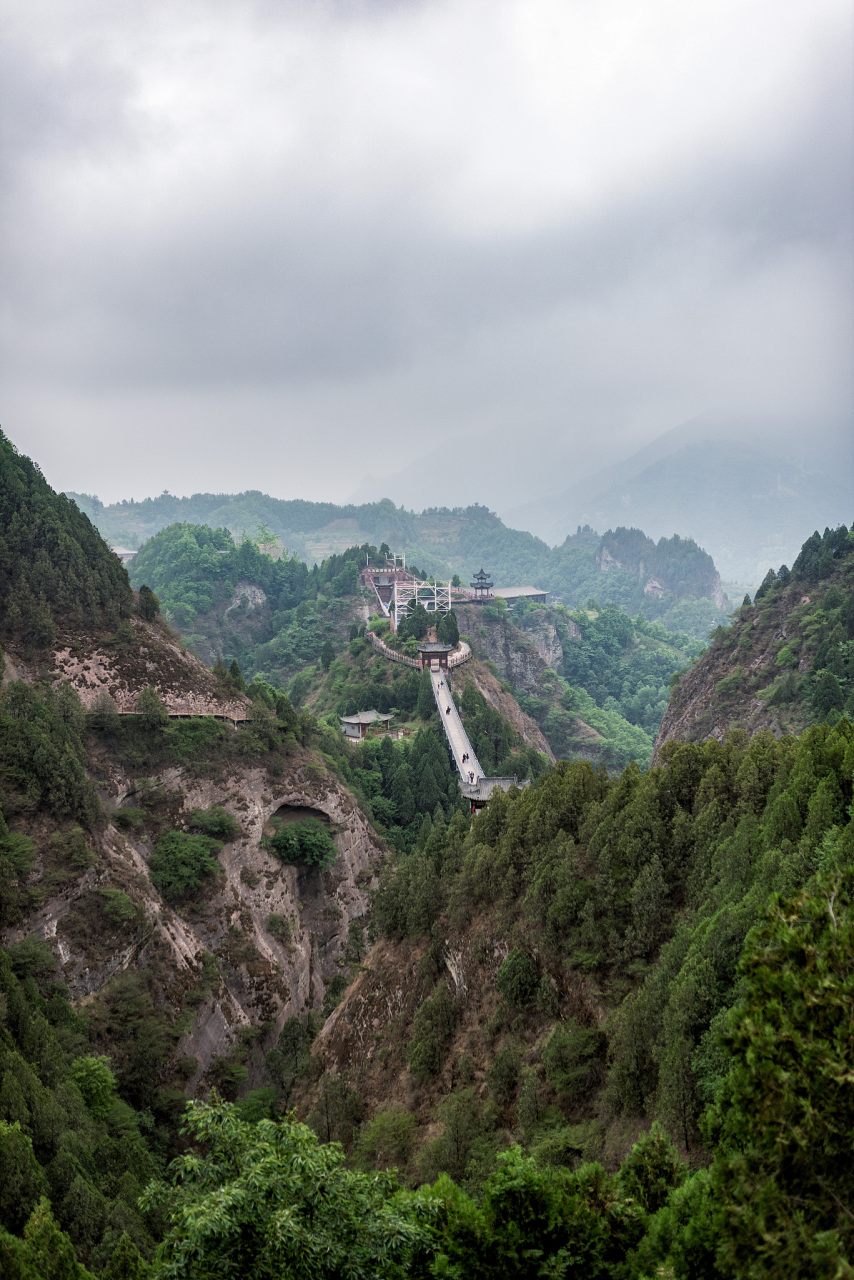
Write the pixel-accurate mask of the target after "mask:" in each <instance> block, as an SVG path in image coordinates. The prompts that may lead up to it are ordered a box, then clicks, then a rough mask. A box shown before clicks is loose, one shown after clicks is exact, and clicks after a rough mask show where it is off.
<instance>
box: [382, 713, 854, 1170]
mask: <svg viewBox="0 0 854 1280" xmlns="http://www.w3.org/2000/svg"><path fill="white" fill-rule="evenodd" d="M853 774H854V727H852V725H851V723H850V722H849V721H847V720H842V721H840V722H839V724H838V725H837V726H835V727H834V728H829V727H828V726H827V725H821V726H816V727H814V728H812V729H810V730H808V731H807V732H806V733H805V734H804V735H803V736H802V738H801V739H800V740H797V739H793V738H783V739H779V740H777V739H774V738H773V736H772V735H770V734H768V733H763V734H759V735H757V736H756V737H755V738H754V739H753V740H751V741H748V740H747V739H746V738H745V736H744V735H743V734H739V733H733V734H732V735H730V737H729V738H728V739H727V741H726V742H725V743H723V744H721V743H718V742H716V741H714V740H712V741H710V742H707V743H704V744H702V745H693V744H681V745H677V744H671V746H669V747H668V748H667V750H666V752H665V760H664V763H663V765H661V766H659V767H656V768H653V769H651V770H650V771H649V772H648V773H647V774H645V775H642V774H640V773H639V772H638V771H637V769H636V768H634V767H630V768H628V769H627V770H626V771H625V772H624V773H623V775H622V776H621V777H620V778H617V779H609V778H608V777H607V776H606V775H605V774H604V772H601V771H599V772H594V771H593V770H592V769H591V768H590V766H589V765H586V764H583V763H579V762H576V763H574V764H570V765H566V764H559V765H558V766H557V767H556V768H555V769H554V770H553V771H551V772H549V773H548V774H547V775H546V776H545V777H543V778H541V779H540V780H539V781H538V782H536V783H535V784H534V785H533V786H532V787H531V788H529V789H527V790H525V791H522V792H517V793H514V792H512V791H511V792H510V793H508V795H506V796H501V797H496V798H495V799H494V800H493V801H491V802H490V805H489V806H488V807H487V808H486V809H485V810H484V811H483V812H482V813H481V814H479V815H478V817H477V818H476V819H475V820H474V822H473V824H472V825H471V829H470V830H468V829H467V827H466V825H465V824H461V823H459V822H458V821H457V820H455V821H454V822H452V823H451V825H450V827H449V828H448V829H447V830H446V831H443V832H438V833H434V835H433V837H432V838H431V840H429V841H428V842H427V844H426V845H425V846H424V848H423V849H422V850H420V851H418V852H417V853H416V854H414V855H411V856H409V857H407V858H403V859H400V860H399V862H398V865H397V867H396V869H394V870H393V871H391V872H389V873H388V874H387V875H386V877H385V879H384V882H383V886H382V888H381V891H380V894H379V897H378V899H377V903H376V908H375V910H376V915H377V920H378V923H379V925H380V928H381V929H382V931H383V932H384V933H385V934H386V935H387V936H388V937H389V938H390V939H393V940H403V939H407V938H408V939H411V940H412V941H413V942H416V941H417V940H419V939H424V938H429V937H440V938H443V939H447V942H446V946H448V947H450V948H451V949H455V950H457V951H458V952H462V951H464V950H465V949H466V948H467V947H469V948H470V947H472V946H474V945H476V944H475V943H474V940H473V939H470V940H469V941H468V942H466V941H464V940H465V939H466V938H467V937H468V931H470V930H472V929H474V930H476V931H477V930H478V928H479V927H480V926H479V924H478V922H484V921H488V922H489V923H488V929H489V935H488V936H489V937H494V936H495V935H496V933H497V931H499V930H500V932H501V936H503V938H505V939H506V945H507V946H508V947H509V948H510V953H509V955H508V958H507V960H506V961H505V963H504V965H502V967H501V969H499V971H498V974H497V977H496V978H495V979H494V980H495V981H497V983H498V987H499V990H501V991H502V994H503V997H504V1013H503V1015H502V1014H501V1012H500V1010H499V1012H498V1013H495V1014H493V1015H491V1017H490V1019H489V1021H490V1029H489V1035H490V1037H491V1039H490V1040H489V1041H488V1040H487V1039H486V1038H484V1035H483V1033H481V1032H479V1033H477V1043H478V1045H479V1049H478V1050H477V1052H479V1053H480V1054H481V1055H484V1056H485V1058H486V1061H487V1062H489V1061H491V1062H492V1063H493V1064H496V1063H498V1062H499V1061H500V1060H506V1070H504V1071H503V1072H501V1073H499V1072H498V1071H497V1070H496V1069H495V1068H494V1066H493V1067H492V1068H490V1069H489V1071H487V1073H486V1083H487V1084H488V1086H489V1088H490V1091H491V1092H492V1096H493V1098H494V1100H495V1101H496V1102H497V1103H498V1104H499V1106H500V1107H501V1108H502V1114H503V1116H504V1117H505V1123H508V1124H509V1127H510V1129H511V1132H512V1133H513V1134H514V1135H515V1136H516V1137H518V1138H519V1139H520V1140H523V1141H524V1142H525V1144H526V1146H527V1147H528V1149H529V1150H530V1151H531V1152H532V1153H533V1154H534V1156H535V1157H536V1158H538V1159H540V1160H542V1161H543V1162H555V1161H556V1162H557V1163H564V1162H569V1163H571V1162H572V1161H573V1160H574V1159H576V1158H577V1153H578V1152H582V1153H583V1152H587V1153H588V1154H593V1155H596V1154H597V1153H598V1152H600V1151H601V1150H602V1149H603V1147H604V1146H605V1145H606V1144H607V1141H608V1133H609V1132H610V1131H611V1129H612V1128H614V1127H616V1128H617V1129H619V1126H620V1124H622V1123H623V1119H624V1118H627V1117H631V1116H643V1115H645V1116H649V1117H657V1118H659V1119H660V1120H661V1121H662V1122H663V1123H664V1124H665V1125H666V1126H667V1128H668V1130H669V1131H670V1132H671V1133H672V1134H673V1136H674V1137H675V1138H676V1139H677V1140H678V1141H679V1143H680V1145H681V1147H682V1149H683V1151H685V1152H688V1153H690V1152H692V1151H695V1150H701V1149H702V1146H703V1142H704V1139H703V1136H702V1134H701V1126H700V1119H701V1116H702V1113H703V1111H704V1109H705V1108H706V1107H707V1106H710V1105H712V1104H714V1103H715V1101H716V1099H718V1097H719V1095H720V1089H721V1087H722V1079H723V1076H724V1075H725V1072H726V1062H725V1059H724V1056H723V1055H722V1051H721V1047H720V1039H719V1037H720V1034H721V1032H722V1030H723V1029H724V1027H725V1026H726V1025H728V1020H729V1018H730V1014H729V1013H728V1010H729V1009H731V1008H732V1007H734V1006H735V1005H737V1003H738V1000H739V992H740V982H741V979H740V976H739V969H738V964H739V956H740V954H741V952H742V948H743V946H744V943H745V939H746V937H747V935H748V933H749V932H750V930H751V928H752V927H753V926H754V925H755V924H756V922H757V921H759V920H760V919H761V918H762V914H763V912H764V910H765V907H766V904H767V903H768V901H769V899H770V898H771V897H772V896H773V895H774V894H780V895H782V896H783V897H786V898H790V897H792V896H793V895H796V894H798V893H799V892H801V891H802V890H803V889H805V888H808V887H809V886H811V885H812V884H813V883H814V879H813V878H814V877H815V876H825V877H826V876H831V877H832V876H835V875H836V874H837V873H839V874H843V873H846V869H847V868H850V864H851V854H852V850H854V845H852V839H854V825H852V820H851V808H850V806H851V799H852V775H853ZM585 975H586V976H585ZM444 982H445V978H444V977H439V986H440V987H441V986H442V985H443V984H444ZM585 989H586V990H587V992H589V993H591V994H588V995H587V996H586V997H584V996H582V995H581V993H582V992H583V991H584V990H585ZM484 998H485V997H484ZM603 1015H604V1017H603ZM460 1016H462V1015H460ZM472 1016H474V1015H472ZM474 1025H475V1026H476V1025H477V1022H475V1024H474ZM435 1026H436V1024H435V1020H434V1021H432V1022H431V1023H429V1025H428V1024H426V1023H425V1024H424V1025H423V1026H421V1025H420V1024H419V1022H418V1018H416V1020H415V1023H414V1024H413V1026H412V1030H411V1032H410V1035H411V1037H412V1041H411V1043H412V1044H415V1043H416V1042H420V1041H419V1037H421V1038H422V1039H423V1038H424V1037H427V1038H428V1039H429V1038H430V1037H432V1039H433V1040H434V1041H435V1043H436V1052H437V1053H438V1058H437V1059H436V1065H435V1066H434V1068H433V1074H434V1075H436V1076H437V1077H438V1075H439V1074H440V1073H442V1078H443V1079H445V1080H447V1079H449V1078H450V1079H459V1078H461V1077H463V1078H464V1070H463V1068H464V1064H462V1063H459V1064H458V1063H456V1062H454V1063H450V1064H449V1067H450V1070H449V1071H446V1070H445V1069H444V1065H443V1064H444V1056H443V1055H445V1054H446V1053H447V1052H448V1051H449V1047H450V1045H451V1043H452V1039H451V1037H450V1036H448V1035H447V1034H444V1035H442V1034H438V1035H437V1032H436V1030H435ZM474 1035H475V1033H474V1032H473V1033H472V1036H474ZM431 1042H432V1041H431ZM389 1043H390V1045H391V1042H389ZM454 1043H456V1044H457V1048H456V1049H455V1050H454V1052H455V1053H460V1052H461V1051H462V1050H463V1049H464V1044H463V1045H461V1044H460V1043H459V1040H458V1041H456V1042H454ZM474 1045H475V1039H473V1038H471V1037H470V1047H469V1048H467V1049H465V1052H468V1053H475V1052H476V1051H475V1048H474ZM487 1045H488V1046H489V1047H488V1049H487ZM411 1061H412V1058H411V1057H410V1062H411ZM398 1069H399V1067H398V1064H397V1057H396V1056H393V1057H392V1058H391V1059H390V1066H389V1070H390V1071H394V1070H398ZM478 1079H480V1077H478ZM532 1099H535V1100H536V1102H535V1103H532ZM561 1153H563V1154H561ZM475 1154H476V1153H475V1152H472V1158H474V1156H475ZM472 1170H474V1165H473V1166H472ZM467 1176H472V1175H467Z"/></svg>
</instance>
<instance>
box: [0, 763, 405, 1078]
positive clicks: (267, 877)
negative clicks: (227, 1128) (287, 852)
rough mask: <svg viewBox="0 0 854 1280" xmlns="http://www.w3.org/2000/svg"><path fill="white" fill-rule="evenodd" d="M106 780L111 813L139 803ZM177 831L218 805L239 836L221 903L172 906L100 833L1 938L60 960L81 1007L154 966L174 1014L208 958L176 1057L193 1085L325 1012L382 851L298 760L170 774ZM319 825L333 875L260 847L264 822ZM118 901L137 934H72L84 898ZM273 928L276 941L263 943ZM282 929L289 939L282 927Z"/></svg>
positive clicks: (338, 795)
mask: <svg viewBox="0 0 854 1280" xmlns="http://www.w3.org/2000/svg"><path fill="white" fill-rule="evenodd" d="M107 772H108V775H109V776H108V777H107V778H105V779H102V780H101V782H102V797H103V801H104V804H105V808H107V809H108V812H109V811H110V809H112V811H113V812H119V813H120V806H121V805H123V804H125V803H130V804H133V803H134V801H135V800H136V801H137V802H138V794H137V791H136V789H135V786H134V783H133V781H132V779H130V778H129V777H127V776H126V775H125V774H124V773H123V772H122V771H121V770H120V769H118V768H111V769H109V770H108V771H107ZM146 784H147V790H148V792H149V794H150V793H151V790H152V787H153V786H154V787H158V786H159V792H158V794H159V800H158V803H159V805H160V807H161V809H162V808H163V806H165V807H166V808H167V809H168V812H169V824H170V826H171V827H174V828H176V829H181V827H182V826H184V825H185V824H186V819H187V817H188V816H189V813H190V811H191V810H193V809H196V808H202V809H207V808H210V807H211V806H213V805H221V806H222V807H223V808H224V809H226V810H227V811H228V812H229V813H230V814H231V815H232V816H233V817H234V818H235V820H236V821H237V822H238V824H239V826H240V828H241V836H240V837H239V838H238V839H236V840H235V841H233V842H231V843H229V844H227V845H225V847H224V848H223V850H222V853H221V854H220V857H219V861H220V864H221V866H222V870H223V876H222V878H221V881H220V883H219V885H218V886H217V887H216V889H215V891H214V892H212V893H210V894H208V895H207V896H204V897H203V898H202V899H201V900H200V901H198V902H194V903H192V904H191V905H188V906H187V907H176V908H173V907H170V906H168V905H167V904H166V903H165V902H164V901H163V899H162V898H161V896H160V894H159V893H158V892H157V890H156V889H155V888H154V886H153V885H152V883H151V881H150V879H149V876H148V865H147V864H148V858H149V856H150V853H151V851H152V846H151V843H150V841H149V840H148V839H145V838H142V839H140V838H134V837H133V836H132V835H126V834H123V833H122V831H121V830H119V828H118V827H117V826H116V825H115V824H114V823H113V822H107V823H103V824H101V825H100V826H99V828H98V829H96V831H95V832H94V833H93V835H92V837H91V842H92V846H93V852H94V855H95V857H96V858H97V863H96V865H95V866H94V867H91V868H90V869H89V870H88V871H86V872H85V873H84V874H83V875H82V876H81V877H80V878H79V879H77V880H76V881H75V882H74V883H73V884H72V885H70V886H67V887H65V888H64V889H63V890H62V891H61V892H60V893H59V894H57V895H55V896H49V897H48V898H47V900H46V901H45V902H44V903H43V904H42V906H41V908H40V909H39V911H38V912H37V913H35V914H34V915H32V916H30V918H29V919H28V920H27V921H26V923H25V924H23V925H22V926H20V927H19V928H17V929H15V930H11V931H10V932H9V934H8V936H7V938H6V939H5V940H6V941H7V942H10V941H16V940H18V939H19V938H21V937H24V936H27V935H32V934H35V935H36V936H39V937H42V938H43V939H44V940H45V941H47V942H48V943H49V944H50V945H51V946H52V947H53V948H54V949H55V952H56V955H57V959H58V963H59V966H60V969H61V974H62V978H63V980H64V981H65V982H66V983H67V985H68V988H69V990H70V993H71V995H72V998H74V999H77V1000H86V999H88V998H90V997H91V996H92V995H94V994H95V993H97V992H98V991H99V990H101V989H102V988H103V987H104V986H105V985H106V984H107V983H108V982H109V980H110V979H111V978H113V977H115V975H116V974H118V973H121V972H123V971H125V970H127V969H132V968H142V967H144V966H146V965H149V964H151V963H152V962H153V957H154V956H155V955H156V957H157V963H156V966H155V967H156V970H157V972H158V973H159V974H161V975H163V976H162V989H161V998H162V999H164V1000H166V1001H167V1002H170V1003H172V1004H174V1005H175V1007H176V1009H178V1008H180V1006H181V1004H182V1003H183V1001H184V998H185V996H186V993H187V991H188V990H189V989H190V988H192V987H195V986H198V984H199V983H200V981H201V980H202V976H203V974H204V971H205V957H209V958H212V959H213V962H214V965H215V975H216V976H215V979H214V980H213V981H210V980H209V981H208V984H207V985H208V987H209V988H210V990H209V992H208V994H207V995H206V997H205V999H204V1001H203V1003H202V1004H201V1005H200V1007H199V1008H198V1009H197V1012H196V1016H195V1019H194V1021H193V1025H192V1027H191V1029H190V1030H188V1031H187V1033H186V1035H185V1036H184V1039H183V1041H182V1044H181V1046H180V1049H179V1053H180V1054H181V1055H192V1056H194V1057H195V1058H196V1060H197V1062H198V1071H197V1077H196V1078H197V1079H198V1078H199V1076H200V1075H201V1074H202V1073H203V1072H204V1071H205V1070H206V1069H207V1068H208V1066H209V1065H210V1063H211V1060H212V1059H213V1058H214V1057H215V1056H222V1055H224V1054H226V1053H227V1052H228V1049H229V1047H230V1046H231V1045H232V1044H233V1043H234V1042H235V1041H236V1040H237V1039H238V1038H239V1035H240V1031H241V1029H242V1028H245V1027H247V1026H249V1025H253V1026H255V1027H260V1026H264V1025H267V1026H275V1027H277V1028H280V1027H281V1026H282V1025H283V1023H284V1022H285V1020H286V1019H287V1018H288V1017H289V1016H291V1015H292V1014H297V1015H299V1014H302V1013H305V1012H306V1011H307V1010H309V1009H319V1008H320V1007H321V1005H322V1003H323V997H324V992H325V989H326V985H327V984H328V982H329V980H330V979H331V978H332V977H334V976H335V975H336V974H337V973H338V972H339V963H338V962H339V961H341V960H342V956H343V951H344V947H345V944H346V940H347V934H348V928H349V925H350V922H351V921H352V920H355V919H360V918H361V917H363V916H365V914H366V912H367V910H368V906H369V896H368V895H369V892H370V890H371V888H375V887H376V883H377V882H376V873H377V869H378V867H379V865H380V863H381V862H382V860H383V858H384V850H383V846H382V845H381V843H380V841H379V839H378V838H377V836H376V835H375V833H374V831H373V829H372V828H371V826H370V825H369V823H368V821H367V819H366V818H365V816H364V815H363V814H362V812H361V810H360V809H359V808H358V806H357V805H356V802H355V800H354V799H353V797H352V796H351V795H350V793H349V792H348V791H347V790H346V789H345V788H344V786H343V785H342V784H341V783H340V782H339V781H338V780H337V779H336V778H335V777H334V775H332V774H331V773H330V772H329V771H328V770H327V769H326V768H325V766H323V765H322V764H321V763H319V762H318V760H317V759H316V758H314V757H313V756H311V755H310V754H309V753H308V752H305V751H299V752H298V753H295V754H294V755H293V756H290V757H288V759H287V768H286V771H285V773H284V774H283V775H282V776H281V777H280V778H276V779H273V778H271V777H270V776H269V774H268V773H267V772H266V771H265V770H264V769H262V768H260V767H259V766H257V765H254V764H246V765H240V766H237V767H235V766H230V767H229V768H228V770H227V772H226V774H225V776H223V777H222V778H220V779H210V778H205V777H201V778H199V777H192V776H189V775H188V774H187V773H186V772H185V771H184V770H182V769H180V768H175V767H171V768H169V769H167V770H164V771H163V772H162V773H160V774H159V775H157V776H156V777H155V778H153V779H147V780H146ZM277 814H282V815H283V816H286V817H289V818H299V817H301V816H313V817H316V818H318V819H319V820H321V821H322V822H324V823H325V824H326V825H327V827H328V829H329V831H330V833H331V834H332V837H333V840H334V842H335V845H336V848H337V850H338V855H337V858H336V860H335V862H334V864H333V866H332V867H331V868H330V869H329V870H328V871H323V872H321V871H317V870H312V869H310V868H308V867H297V866H289V865H285V864H283V863H282V862H281V861H280V860H279V859H278V858H277V857H275V855H273V854H272V853H270V852H268V851H267V850H266V849H264V848H262V846H261V840H262V836H263V835H264V833H265V832H267V833H269V832H270V830H271V827H270V819H271V818H272V817H273V816H274V815H277ZM104 890H106V891H108V892H109V891H120V892H122V893H124V894H126V895H127V896H128V897H129V898H130V900H131V902H132V903H133V904H134V906H135V907H136V908H137V912H138V915H137V920H136V923H135V924H133V925H132V926H129V927H126V928H124V929H123V930H120V931H117V932H116V933H115V935H114V936H111V934H110V933H109V932H103V931H101V932H98V933H94V932H93V933H90V934H89V935H83V936H81V934H80V930H79V928H78V929H77V930H75V929H72V928H70V925H71V924H72V923H73V921H74V919H75V912H76V915H78V916H79V915H80V913H81V911H85V908H86V906H87V900H88V898H89V897H90V896H91V895H92V894H98V893H99V892H103V891H104ZM271 920H276V923H277V924H278V925H279V927H278V928H276V929H274V930H273V932H271V928H270V926H271ZM282 922H284V927H282Z"/></svg>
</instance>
